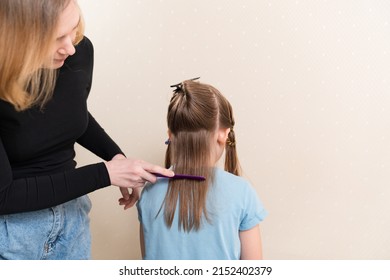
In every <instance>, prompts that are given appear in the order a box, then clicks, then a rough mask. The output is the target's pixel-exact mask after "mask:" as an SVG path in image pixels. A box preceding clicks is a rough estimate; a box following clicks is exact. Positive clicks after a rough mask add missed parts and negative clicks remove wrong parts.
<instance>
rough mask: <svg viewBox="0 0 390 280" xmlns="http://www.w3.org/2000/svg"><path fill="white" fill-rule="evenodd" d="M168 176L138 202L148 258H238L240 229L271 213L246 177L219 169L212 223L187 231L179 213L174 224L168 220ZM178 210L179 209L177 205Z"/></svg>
mask: <svg viewBox="0 0 390 280" xmlns="http://www.w3.org/2000/svg"><path fill="white" fill-rule="evenodd" d="M167 188H168V180H167V179H159V180H158V181H157V182H156V183H155V184H153V185H149V186H147V187H145V188H144V190H143V192H142V195H141V198H140V200H139V201H138V203H137V209H138V219H139V221H140V222H141V224H142V226H143V231H144V240H145V258H144V259H155V260H196V259H206V260H212V259H215V260H226V259H228V260H238V259H240V252H241V246H240V239H239V231H243V230H248V229H251V228H253V227H254V226H256V225H257V224H258V223H259V222H260V221H262V220H263V219H264V218H265V216H266V215H267V211H266V210H265V209H264V207H263V205H262V203H261V201H260V199H259V198H258V196H257V193H256V191H255V190H254V189H253V188H252V186H251V185H250V184H249V183H248V182H247V181H246V180H244V179H243V178H242V177H238V176H235V175H232V174H231V173H228V172H225V171H224V170H222V169H219V168H216V169H215V177H214V184H213V185H212V186H211V188H210V189H209V192H208V196H207V210H208V213H209V218H210V219H211V223H208V222H207V221H206V220H205V219H203V220H204V221H203V224H202V227H201V229H200V230H198V231H191V232H189V233H188V232H184V231H183V230H179V228H178V215H177V214H175V217H174V220H173V223H172V227H171V228H168V227H167V226H166V224H165V221H164V207H163V208H162V209H161V211H160V213H159V215H158V216H156V215H157V213H158V212H159V210H160V208H161V205H162V203H163V201H164V198H165V194H166V192H167ZM177 209H178V208H177Z"/></svg>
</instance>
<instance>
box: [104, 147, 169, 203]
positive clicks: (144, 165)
mask: <svg viewBox="0 0 390 280" xmlns="http://www.w3.org/2000/svg"><path fill="white" fill-rule="evenodd" d="M105 164H106V168H107V171H108V174H109V176H110V181H111V184H112V185H114V186H118V187H120V191H121V193H122V198H120V199H119V205H124V209H125V210H126V209H129V208H131V207H132V206H134V204H135V203H136V202H137V201H138V199H139V198H140V196H141V191H142V187H143V186H144V185H145V183H146V182H151V183H154V182H156V180H157V178H156V176H154V175H153V174H151V173H152V172H153V173H160V174H163V175H166V176H168V177H171V176H173V175H174V173H173V171H171V170H168V169H165V168H162V167H160V166H158V165H154V164H151V163H148V162H145V161H143V160H136V159H128V158H126V157H125V156H124V155H122V154H118V155H116V156H114V157H113V158H112V160H110V161H108V162H106V163H105ZM129 188H131V189H132V192H131V193H130V192H129Z"/></svg>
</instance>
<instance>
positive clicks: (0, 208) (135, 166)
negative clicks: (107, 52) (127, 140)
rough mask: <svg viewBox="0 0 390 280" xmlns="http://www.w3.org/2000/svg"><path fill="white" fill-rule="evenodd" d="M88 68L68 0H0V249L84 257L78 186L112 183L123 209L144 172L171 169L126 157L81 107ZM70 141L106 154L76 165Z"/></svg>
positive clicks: (84, 201)
mask: <svg viewBox="0 0 390 280" xmlns="http://www.w3.org/2000/svg"><path fill="white" fill-rule="evenodd" d="M92 70H93V46H92V44H91V42H90V41H89V40H88V39H87V38H86V37H84V36H83V20H82V16H81V13H80V10H79V7H78V5H77V2H76V1H75V0H56V1H51V0H1V1H0V166H1V168H0V259H88V258H90V230H89V218H88V213H89V210H90V207H91V205H90V201H89V199H88V196H87V195H86V194H88V193H90V192H92V191H94V190H97V189H100V188H103V187H106V186H109V185H115V186H119V187H121V192H122V196H123V197H122V198H121V199H120V204H122V205H124V207H125V209H127V208H129V207H131V206H133V205H134V203H135V202H136V201H137V200H138V198H139V190H140V187H142V186H143V185H144V183H145V182H146V181H150V182H154V181H155V180H156V178H155V176H154V175H152V174H151V172H155V173H162V174H165V175H167V176H172V175H173V173H172V172H171V171H169V170H166V169H164V168H162V167H159V166H155V165H153V164H150V163H147V162H144V161H141V160H131V159H127V158H126V157H125V156H124V154H123V152H122V151H121V149H120V148H119V147H118V146H117V145H116V144H115V142H114V141H113V140H112V139H111V138H110V137H109V136H108V135H107V134H106V133H105V131H104V130H103V129H102V127H101V126H100V125H99V124H98V123H97V121H96V120H95V119H94V118H93V117H92V115H91V114H90V113H89V112H88V108H87V102H86V101H87V97H88V94H89V91H90V88H91V82H92ZM75 143H78V144H80V145H82V146H83V147H85V148H86V149H88V150H90V151H91V152H93V153H94V154H96V155H97V156H99V157H101V158H102V159H104V160H105V161H106V162H100V163H96V164H91V165H86V166H84V167H80V168H76V162H75V161H74V157H75V150H74V144H75ZM127 188H133V192H132V193H131V194H130V193H129V191H128V189H127Z"/></svg>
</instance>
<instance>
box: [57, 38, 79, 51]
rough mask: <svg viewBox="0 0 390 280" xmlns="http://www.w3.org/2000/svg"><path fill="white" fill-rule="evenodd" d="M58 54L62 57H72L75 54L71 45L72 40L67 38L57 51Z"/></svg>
mask: <svg viewBox="0 0 390 280" xmlns="http://www.w3.org/2000/svg"><path fill="white" fill-rule="evenodd" d="M58 52H59V53H60V54H64V55H74V53H75V52H76V49H75V47H74V45H73V40H72V39H71V38H70V37H69V38H67V39H66V40H65V41H64V44H63V45H62V46H61V48H60V49H59V50H58Z"/></svg>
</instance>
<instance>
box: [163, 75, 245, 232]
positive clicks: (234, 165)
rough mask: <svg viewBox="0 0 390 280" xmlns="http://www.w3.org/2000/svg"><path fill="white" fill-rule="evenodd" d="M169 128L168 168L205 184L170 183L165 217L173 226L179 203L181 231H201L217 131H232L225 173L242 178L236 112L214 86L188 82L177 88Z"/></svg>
mask: <svg viewBox="0 0 390 280" xmlns="http://www.w3.org/2000/svg"><path fill="white" fill-rule="evenodd" d="M167 121H168V128H169V130H170V131H171V133H172V135H173V137H171V139H170V142H169V144H168V148H167V151H166V156H165V166H166V167H167V168H168V167H170V166H171V165H173V167H174V171H175V173H178V174H180V173H181V174H194V175H200V176H204V177H206V180H205V181H195V180H170V181H169V185H168V190H167V193H166V197H165V200H164V204H165V209H164V217H165V222H166V224H167V225H168V227H171V226H172V222H173V218H174V216H175V212H176V205H177V202H178V201H179V209H178V216H179V228H183V230H184V231H187V232H189V231H191V230H193V229H194V230H199V229H200V227H201V223H202V219H203V217H204V218H205V219H206V221H208V222H210V219H209V216H208V213H207V207H206V197H207V192H208V188H209V185H210V183H211V182H212V181H213V177H214V173H213V168H212V167H211V166H210V162H211V161H210V159H211V143H212V139H213V135H215V133H216V131H217V129H218V128H230V129H231V132H230V133H229V135H228V140H229V141H227V144H226V147H225V149H226V154H225V170H226V171H228V172H230V173H233V174H235V175H240V172H241V171H240V165H239V162H238V157H237V152H236V144H235V136H234V131H233V127H234V118H233V111H232V107H231V105H230V103H229V101H228V100H227V99H226V98H225V97H224V96H223V95H222V94H221V93H220V92H219V91H218V90H217V89H216V88H214V87H213V86H211V85H207V84H202V83H199V82H195V81H193V80H187V81H184V82H183V83H181V84H179V85H177V88H176V90H175V91H174V94H173V97H172V98H171V101H170V104H169V107H168V116H167Z"/></svg>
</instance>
